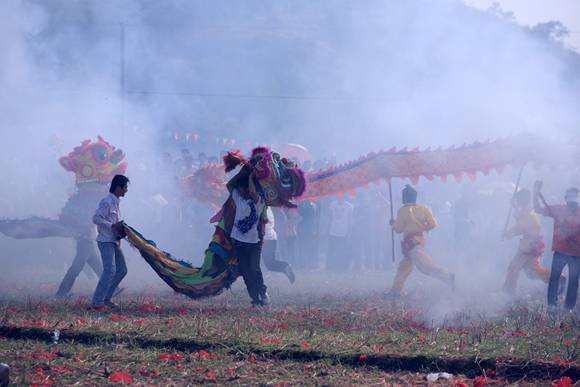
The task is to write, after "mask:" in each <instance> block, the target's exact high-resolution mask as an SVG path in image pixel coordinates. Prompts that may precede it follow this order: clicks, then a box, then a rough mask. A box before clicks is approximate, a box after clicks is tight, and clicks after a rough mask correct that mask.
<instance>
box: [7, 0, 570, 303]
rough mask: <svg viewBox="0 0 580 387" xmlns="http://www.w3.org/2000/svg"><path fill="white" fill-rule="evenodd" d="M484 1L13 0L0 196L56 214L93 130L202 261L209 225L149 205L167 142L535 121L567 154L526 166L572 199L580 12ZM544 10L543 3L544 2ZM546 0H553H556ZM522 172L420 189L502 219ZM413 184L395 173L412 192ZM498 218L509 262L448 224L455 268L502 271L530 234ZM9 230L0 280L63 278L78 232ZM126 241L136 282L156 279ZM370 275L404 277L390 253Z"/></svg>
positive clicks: (477, 132) (488, 276) (136, 221)
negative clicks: (72, 156)
mask: <svg viewBox="0 0 580 387" xmlns="http://www.w3.org/2000/svg"><path fill="white" fill-rule="evenodd" d="M469 3H470V5H466V4H465V3H463V2H461V1H458V0H437V1H426V0H425V1H422V0H406V1H378V0H376V1H374V0H369V1H365V2H354V1H350V0H324V1H318V2H311V1H306V0H293V1H272V2H267V3H264V2H262V1H257V0H256V1H252V0H247V1H237V2H232V1H225V0H222V1H220V0H217V1H212V2H207V1H185V0H170V1H169V0H168V1H164V2H158V1H146V0H143V1H137V0H135V1H124V2H118V1H113V0H99V1H97V0H93V1H91V0H78V1H68V0H67V1H65V0H51V1H46V0H45V1H40V0H22V1H20V0H5V1H2V2H1V3H0V14H3V15H9V17H8V16H5V17H4V20H3V22H2V23H1V24H0V111H1V112H2V114H1V115H0V133H1V138H2V141H1V142H0V147H1V150H2V151H1V152H0V165H1V166H2V168H0V181H2V185H1V188H0V216H1V217H6V218H13V217H19V218H23V217H28V216H32V215H37V216H47V217H56V216H57V215H58V213H59V211H60V209H61V208H62V206H63V205H64V203H65V201H66V199H67V197H68V196H69V195H70V194H71V193H72V192H74V178H73V176H72V174H71V173H68V172H66V171H64V170H63V169H62V168H61V167H60V166H59V165H58V163H57V159H58V157H60V156H61V155H64V154H66V153H68V152H69V151H70V150H71V149H72V148H73V147H74V146H76V145H78V144H79V143H80V142H81V141H82V140H83V139H86V138H91V139H95V138H96V136H97V135H102V136H103V137H104V138H105V139H106V140H107V141H109V142H111V143H112V144H113V145H115V146H117V147H121V148H122V149H123V150H124V151H125V152H126V154H127V161H128V163H129V170H128V175H129V176H130V177H131V179H132V184H131V187H130V191H129V193H128V195H127V198H126V199H124V200H123V203H122V207H123V211H124V218H125V219H126V220H127V221H128V222H129V223H131V224H132V225H135V226H136V227H137V228H139V229H142V230H144V232H146V233H147V236H150V237H152V238H154V239H158V240H162V241H163V243H164V244H163V246H162V247H164V248H165V249H166V250H168V251H176V252H179V253H180V254H179V255H180V256H182V255H184V254H185V255H186V257H187V258H190V259H192V260H193V261H194V262H195V263H199V260H200V259H201V256H202V251H203V249H204V245H205V244H206V243H207V241H208V240H209V239H208V238H209V236H210V234H211V228H210V227H209V226H208V225H205V224H204V226H203V227H200V230H197V234H196V235H195V237H192V238H190V239H191V240H190V239H188V238H189V237H188V235H190V234H187V232H188V231H184V234H183V235H181V236H179V237H177V236H176V235H177V234H172V236H173V238H170V237H168V236H167V235H166V234H167V230H159V226H158V224H157V223H156V224H153V223H151V222H150V220H151V218H152V214H154V213H155V212H156V211H157V208H156V207H155V205H156V204H155V201H154V200H153V199H152V197H153V196H154V195H155V194H157V193H159V192H161V191H163V192H166V191H174V189H175V187H173V186H172V180H171V179H166V178H164V176H160V174H161V173H160V169H159V168H158V166H159V162H160V159H161V156H162V154H163V153H164V152H170V153H171V155H172V157H174V158H177V157H178V152H179V150H180V149H182V148H189V149H190V150H191V152H192V153H193V155H197V153H198V152H201V151H204V152H206V153H207V154H209V155H214V156H218V155H219V152H220V151H221V150H227V149H229V148H231V147H237V146H242V148H244V149H245V150H248V149H249V147H250V146H251V145H253V144H256V143H266V144H283V143H286V142H292V143H300V144H303V145H305V146H307V147H308V148H309V149H310V150H311V151H312V153H313V154H314V155H315V157H317V158H323V157H332V156H333V155H334V156H335V157H336V158H337V159H338V160H339V161H346V160H349V159H351V158H356V157H358V156H359V155H361V154H366V153H368V152H370V151H376V150H378V149H379V148H385V149H387V148H390V147H391V146H399V147H402V146H409V147H415V146H418V145H419V146H421V147H426V146H433V147H437V146H439V145H443V146H449V145H452V144H462V143H465V142H473V141H476V140H485V139H493V138H496V137H499V136H508V135H514V134H518V133H522V132H527V133H533V134H535V135H539V136H542V137H544V138H546V139H550V140H551V141H553V142H554V143H556V144H565V146H562V147H561V148H553V147H552V148H546V150H545V152H546V154H547V155H549V156H548V157H555V156H556V155H558V156H562V155H564V156H568V157H569V158H570V159H569V160H568V161H566V162H567V163H568V164H564V168H562V169H560V170H557V171H554V170H552V169H546V170H538V171H533V170H532V169H529V170H527V171H526V174H525V175H524V180H523V184H524V185H525V186H528V187H530V186H531V183H532V182H533V180H534V179H536V178H542V177H544V178H545V179H547V180H548V181H547V183H546V184H547V186H546V191H547V192H546V194H547V196H548V197H549V198H550V199H551V200H560V199H561V193H562V192H563V190H564V189H565V187H566V186H568V185H570V184H577V185H578V184H579V182H578V163H577V156H575V155H577V149H578V148H577V146H578V145H580V140H579V138H578V129H579V125H578V124H579V122H580V109H578V106H579V102H580V56H579V54H578V52H577V51H575V50H574V47H576V48H577V47H578V45H577V44H576V43H574V42H575V40H574V39H573V38H571V36H576V35H574V34H576V32H577V31H576V30H577V29H578V27H577V25H576V26H574V27H573V28H575V29H576V30H574V29H571V28H572V27H568V26H567V25H566V20H564V19H562V20H543V19H538V18H536V19H534V18H532V17H529V16H528V15H526V16H525V18H524V16H523V14H522V17H520V15H519V14H518V9H521V8H516V7H515V5H513V4H515V2H512V3H513V4H512V3H509V4H508V2H507V1H505V2H501V3H500V4H496V5H494V6H493V7H492V8H489V9H488V4H486V3H487V2H485V1H474V2H469ZM542 4H546V3H542ZM471 5H473V6H474V7H472V6H471ZM512 5H513V8H511V6H512ZM508 6H510V7H509V8H508ZM502 7H506V8H505V9H503V8H502ZM546 7H548V6H547V5H546ZM535 10H536V11H535V12H536V13H535V14H536V15H542V14H543V9H542V8H540V6H539V5H538V3H537V2H536V7H535ZM573 10H574V9H570V11H571V12H570V14H573V12H572V11H573ZM512 11H513V13H511V12H512ZM564 13H566V12H564ZM545 15H553V14H552V13H550V10H549V9H548V8H546V10H545ZM534 20H537V23H535V22H534ZM567 20H568V19H567ZM538 23H539V24H538ZM192 133H196V134H198V135H199V140H198V141H192V140H191V134H192ZM187 135H189V137H186V136H187ZM186 138H187V139H189V140H184V139H186ZM231 139H233V140H235V143H232V142H230V140H231ZM563 158H564V159H566V157H563ZM570 160H573V162H571V161H570ZM514 180H515V172H514V171H512V170H508V171H507V172H506V173H505V174H504V175H503V176H501V177H497V176H495V175H494V176H492V177H491V178H487V179H480V180H479V181H478V182H477V183H475V184H471V183H463V184H462V185H457V184H456V183H455V182H454V181H452V180H450V181H449V182H448V183H447V184H441V183H435V184H426V183H424V182H422V183H420V185H419V190H420V195H422V196H420V200H424V201H425V202H427V203H429V204H432V205H435V206H440V207H441V203H445V202H446V201H450V202H453V201H455V200H457V199H458V198H459V197H461V195H463V194H468V193H470V192H471V193H472V194H473V195H474V196H473V195H472V196H473V197H477V195H476V193H477V192H480V191H481V192H486V194H485V195H488V197H489V198H488V199H489V200H488V202H489V203H486V204H485V205H483V204H482V201H481V200H480V201H476V202H473V203H470V206H473V207H474V208H475V210H476V212H477V211H479V212H480V213H482V214H485V216H486V218H487V217H492V218H497V219H498V221H497V224H500V225H501V224H503V221H504V220H503V219H505V214H506V212H507V202H508V201H509V194H505V192H509V189H510V188H509V187H510V186H509V184H511V183H513V182H514ZM497 181H500V182H503V183H498V182H497ZM494 184H500V186H502V185H501V184H503V186H502V187H504V189H503V192H504V193H503V196H501V195H502V194H498V195H500V197H494V196H493V191H494V190H495V188H494V187H496V186H495V185H494ZM489 186H491V187H492V188H489ZM400 187H401V183H400V182H397V183H395V189H396V191H397V192H396V196H397V197H398V196H399V195H398V191H399V189H400ZM505 187H508V188H505ZM506 195H507V196H506ZM95 205H96V204H95ZM478 206H479V207H478ZM199 211H202V212H203V214H204V216H205V214H206V212H207V213H210V212H211V210H209V209H207V208H206V209H200V210H199ZM204 211H205V212H204ZM442 211H443V210H442ZM442 213H444V211H443V212H442ZM490 214H491V215H490ZM167 222H171V220H170V219H169V220H167ZM549 226H550V225H549V224H548V223H547V222H546V224H545V227H546V232H547V236H549V234H548V232H549V230H550V229H549ZM444 227H445V226H444V223H443V222H442V227H441V229H442V230H443V229H444ZM167 228H168V229H171V227H170V226H169V225H168V226H167ZM189 231H191V230H189ZM495 231H496V230H494V229H492V230H490V231H489V234H482V235H481V243H482V244H483V245H486V244H489V243H491V242H490V241H489V240H488V239H486V238H494V239H493V243H497V244H498V248H497V250H493V251H494V252H489V251H488V252H487V253H488V254H489V255H493V257H492V258H490V259H491V261H492V262H496V263H494V264H487V263H486V262H489V261H486V260H484V259H483V258H482V259H479V257H480V256H481V255H482V254H481V249H473V250H471V251H467V250H466V249H465V248H459V247H458V246H453V245H452V244H451V243H448V242H447V241H446V240H445V239H444V235H445V234H444V231H439V233H440V235H441V237H440V238H438V237H437V236H438V234H437V231H436V232H435V233H433V235H432V239H433V240H434V242H433V243H434V246H433V253H434V255H437V256H436V257H435V258H436V259H437V260H439V261H441V262H444V263H445V264H446V265H449V266H457V267H458V269H457V270H458V271H460V270H465V273H464V274H465V276H463V278H464V279H458V281H459V282H460V283H461V282H462V281H464V282H469V281H473V279H470V278H469V276H470V275H472V273H470V272H469V270H470V268H473V264H481V267H482V270H481V271H480V272H479V276H478V278H477V279H476V281H480V282H481V283H482V284H489V283H490V281H491V282H492V284H491V285H489V286H490V287H492V288H493V287H494V286H495V287H497V286H496V285H497V284H495V282H498V283H500V282H501V280H503V275H504V272H505V267H506V266H507V262H508V260H509V257H511V255H512V254H513V252H514V248H515V244H513V243H512V244H511V245H506V244H501V242H498V240H496V239H495V237H496V236H499V234H500V232H501V227H500V229H498V230H497V233H496V234H495ZM151 234H154V235H151ZM492 234H493V236H491V235H492ZM157 235H159V237H157ZM180 238H181V239H180ZM178 239H179V240H178ZM498 239H499V237H498ZM192 240H195V243H194V242H192ZM0 246H1V249H0V262H1V263H2V265H3V270H2V273H1V274H0V280H2V281H4V280H8V278H24V277H31V278H35V279H38V281H39V282H47V283H54V284H57V283H58V281H59V280H60V277H61V276H62V275H64V271H65V269H66V266H67V265H68V264H69V263H70V260H71V259H72V256H73V243H72V241H64V240H57V239H46V240H34V241H32V240H31V241H22V240H12V239H9V238H6V237H4V236H3V235H0ZM126 250H127V255H128V259H129V261H130V262H129V265H130V274H129V276H128V278H127V282H128V283H131V282H141V283H143V282H144V281H145V280H144V279H146V281H151V282H152V283H158V282H159V281H158V280H157V279H156V277H155V275H154V273H153V272H152V271H151V270H150V269H148V268H147V267H145V265H144V263H143V262H142V261H141V260H140V258H139V257H138V256H137V255H136V254H135V253H134V252H130V250H129V248H126ZM495 251H497V254H503V255H501V256H498V255H497V254H496V253H495ZM497 262H499V263H497ZM393 270H394V269H393ZM373 275H376V276H377V278H379V280H378V281H379V283H380V281H381V279H383V278H384V288H387V287H388V285H389V284H390V278H391V276H392V273H388V274H376V273H373ZM458 277H460V276H459V275H458ZM413 278H416V279H415V280H413V281H419V282H421V281H423V280H424V277H422V276H421V275H420V274H415V275H414V276H413ZM425 281H426V283H427V284H428V286H438V284H435V283H434V282H433V283H431V282H429V281H431V280H429V279H426V280H425ZM494 281H495V282H494ZM523 282H524V283H525V281H523ZM78 284H79V286H85V287H86V288H87V289H88V290H87V291H89V292H90V290H91V289H92V287H93V286H94V280H92V282H91V281H89V280H87V278H85V277H84V276H83V275H81V277H80V278H79V281H78ZM356 285H357V284H356V283H354V284H353V286H356ZM410 286H411V287H413V286H414V285H412V283H411V284H410ZM485 286H487V285H485ZM542 286H543V285H541V284H536V288H537V289H543V288H542Z"/></svg>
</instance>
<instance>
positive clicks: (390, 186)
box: [388, 178, 395, 262]
mask: <svg viewBox="0 0 580 387" xmlns="http://www.w3.org/2000/svg"><path fill="white" fill-rule="evenodd" d="M388 182H389V201H390V203H391V222H390V223H391V254H392V256H393V262H395V230H394V229H393V226H392V223H393V222H394V220H395V213H394V211H393V186H392V184H391V178H389V180H388Z"/></svg>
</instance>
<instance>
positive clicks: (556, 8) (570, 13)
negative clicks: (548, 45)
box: [465, 0, 580, 52]
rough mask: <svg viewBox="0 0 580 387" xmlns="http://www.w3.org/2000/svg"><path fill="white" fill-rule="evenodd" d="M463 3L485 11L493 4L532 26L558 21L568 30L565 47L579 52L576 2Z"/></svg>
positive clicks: (579, 6) (475, 0) (470, 0)
mask: <svg viewBox="0 0 580 387" xmlns="http://www.w3.org/2000/svg"><path fill="white" fill-rule="evenodd" d="M465 3H466V4H468V5H470V6H473V7H476V8H479V9H487V8H489V7H490V6H492V5H493V4H494V3H498V4H499V6H500V7H501V8H502V9H503V10H504V11H506V12H513V14H514V17H515V20H516V22H518V23H519V24H523V25H529V26H534V25H536V24H538V23H545V22H548V21H553V20H558V21H560V22H562V24H564V25H565V26H566V27H567V28H568V29H569V30H570V35H569V36H568V37H566V38H564V43H565V45H566V46H568V47H570V48H573V49H574V50H576V51H577V52H580V1H578V0H499V1H498V0H465Z"/></svg>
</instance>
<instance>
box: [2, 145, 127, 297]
mask: <svg viewBox="0 0 580 387" xmlns="http://www.w3.org/2000/svg"><path fill="white" fill-rule="evenodd" d="M124 158H125V155H124V154H123V152H122V151H121V150H120V149H115V147H113V146H111V145H110V144H109V143H107V142H106V141H105V140H103V139H102V138H101V137H98V138H97V141H95V142H92V141H91V140H85V141H83V142H82V143H81V144H80V145H79V146H77V147H75V148H74V149H73V151H72V152H70V153H69V154H68V155H66V156H63V157H61V158H60V159H59V163H60V165H61V166H62V167H63V168H64V169H65V170H67V171H70V172H73V173H74V174H75V181H76V192H75V193H74V194H73V195H72V196H71V197H70V198H69V199H68V200H67V202H66V203H65V205H64V207H63V208H62V210H61V212H60V215H59V217H58V219H48V218H39V217H32V218H28V219H4V220H0V232H2V233H3V234H5V235H7V236H9V237H12V238H17V239H29V238H49V237H62V238H72V239H74V240H75V241H76V248H77V251H76V256H75V259H74V261H73V264H72V265H71V267H70V269H69V270H68V272H67V274H66V275H65V277H64V279H63V281H62V283H61V285H60V287H59V290H58V292H57V295H60V296H65V295H66V294H67V293H68V292H69V291H70V290H71V288H72V286H73V284H74V281H75V279H76V277H77V276H78V274H79V273H80V271H81V270H82V269H83V268H84V265H85V263H89V265H90V266H91V267H92V269H93V270H94V271H95V272H96V273H97V275H100V272H101V271H102V268H101V261H100V259H99V258H98V256H97V255H96V251H95V243H94V225H93V223H92V221H91V218H92V215H93V213H94V210H95V207H96V205H97V203H98V202H99V200H100V199H101V197H102V196H103V195H105V193H106V192H107V190H108V183H109V182H110V181H111V178H112V177H113V176H114V175H116V174H123V173H125V171H126V169H127V163H126V162H125V161H123V159H124Z"/></svg>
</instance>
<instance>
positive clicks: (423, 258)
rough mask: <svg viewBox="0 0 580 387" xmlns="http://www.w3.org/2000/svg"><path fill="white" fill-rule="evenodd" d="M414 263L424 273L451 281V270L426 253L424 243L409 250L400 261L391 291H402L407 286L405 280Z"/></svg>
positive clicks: (444, 280) (447, 281)
mask: <svg viewBox="0 0 580 387" xmlns="http://www.w3.org/2000/svg"><path fill="white" fill-rule="evenodd" d="M413 265H414V266H417V269H419V271H420V272H421V273H423V274H426V275H428V276H430V277H434V278H437V279H440V280H441V281H443V282H445V283H449V281H450V279H451V276H450V274H449V272H448V271H447V270H446V269H444V268H443V267H441V266H439V265H438V264H437V263H435V261H433V259H432V258H431V257H430V256H429V255H427V253H425V249H424V248H423V246H422V245H417V246H415V247H414V248H413V249H411V250H410V251H408V252H407V255H405V257H404V258H403V259H402V260H401V262H400V263H399V268H398V269H397V274H396V275H395V280H394V281H393V288H392V290H391V292H394V293H400V292H401V290H403V287H404V286H405V281H407V278H408V277H409V275H410V274H411V272H412V271H413Z"/></svg>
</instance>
